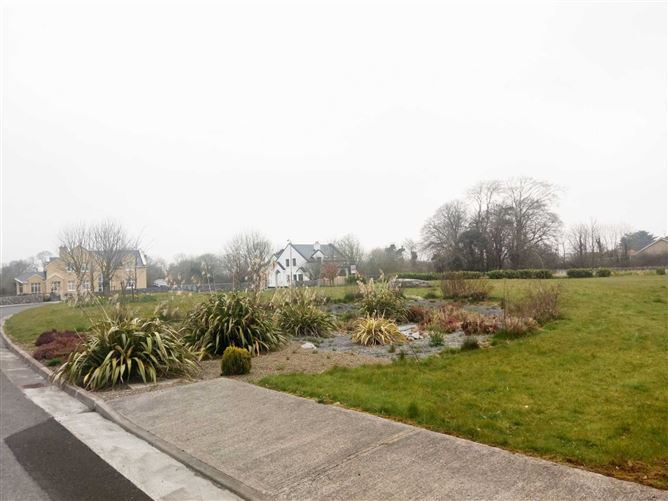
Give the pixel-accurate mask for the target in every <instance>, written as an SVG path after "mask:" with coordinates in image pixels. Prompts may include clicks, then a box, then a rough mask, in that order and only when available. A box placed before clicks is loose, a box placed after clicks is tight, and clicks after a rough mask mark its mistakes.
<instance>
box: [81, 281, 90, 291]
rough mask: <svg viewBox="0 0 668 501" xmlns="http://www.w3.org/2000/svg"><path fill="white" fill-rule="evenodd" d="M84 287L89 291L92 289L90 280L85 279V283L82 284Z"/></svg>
mask: <svg viewBox="0 0 668 501" xmlns="http://www.w3.org/2000/svg"><path fill="white" fill-rule="evenodd" d="M82 287H83V290H85V291H89V290H90V280H86V281H84V283H83V284H82Z"/></svg>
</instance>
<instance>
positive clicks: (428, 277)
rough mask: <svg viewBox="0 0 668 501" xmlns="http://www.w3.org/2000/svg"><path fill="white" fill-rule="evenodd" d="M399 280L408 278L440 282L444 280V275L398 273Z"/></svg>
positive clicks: (427, 272) (432, 272)
mask: <svg viewBox="0 0 668 501" xmlns="http://www.w3.org/2000/svg"><path fill="white" fill-rule="evenodd" d="M397 278H406V279H410V280H440V279H441V278H443V273H438V272H437V271H426V272H408V273H398V274H397Z"/></svg>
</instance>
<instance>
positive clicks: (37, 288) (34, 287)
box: [30, 283, 42, 294]
mask: <svg viewBox="0 0 668 501" xmlns="http://www.w3.org/2000/svg"><path fill="white" fill-rule="evenodd" d="M30 292H32V293H33V294H39V293H40V292H42V284H40V283H32V284H30Z"/></svg>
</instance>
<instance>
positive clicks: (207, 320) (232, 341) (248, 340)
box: [183, 292, 285, 356]
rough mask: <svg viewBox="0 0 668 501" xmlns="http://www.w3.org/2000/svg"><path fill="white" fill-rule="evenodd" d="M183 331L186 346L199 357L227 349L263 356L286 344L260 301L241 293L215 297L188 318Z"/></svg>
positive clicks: (198, 307)
mask: <svg viewBox="0 0 668 501" xmlns="http://www.w3.org/2000/svg"><path fill="white" fill-rule="evenodd" d="M183 328H184V331H185V333H186V335H185V340H186V343H187V344H188V345H189V346H190V347H191V348H192V349H193V350H195V351H197V352H199V353H200V356H205V355H220V354H222V353H223V352H224V351H225V348H227V347H228V346H236V347H237V348H245V349H247V350H248V351H249V352H251V353H260V352H262V351H268V350H271V349H274V348H276V347H277V346H279V345H280V344H282V343H283V342H284V341H285V337H284V336H283V335H282V334H281V333H279V332H277V331H276V329H275V328H274V325H273V322H272V318H271V312H270V311H269V310H268V308H267V307H266V306H265V305H263V304H261V303H260V300H259V298H258V297H257V296H256V295H245V294H242V293H239V292H228V293H218V294H215V295H212V296H211V297H210V298H209V300H208V301H206V302H204V303H201V304H199V305H198V306H197V307H195V309H194V310H193V311H192V312H191V313H190V314H189V315H188V316H187V317H186V319H185V321H184V324H183Z"/></svg>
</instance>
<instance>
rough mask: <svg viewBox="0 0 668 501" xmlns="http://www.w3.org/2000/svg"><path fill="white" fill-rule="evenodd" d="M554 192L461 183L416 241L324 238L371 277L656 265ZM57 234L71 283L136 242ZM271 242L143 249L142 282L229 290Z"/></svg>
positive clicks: (121, 235) (100, 231)
mask: <svg viewBox="0 0 668 501" xmlns="http://www.w3.org/2000/svg"><path fill="white" fill-rule="evenodd" d="M558 194H559V190H558V189H557V188H556V187H555V186H554V185H552V184H550V183H547V182H544V181H540V180H536V179H533V178H527V177H525V178H519V179H508V180H497V181H486V182H482V183H479V184H477V185H475V186H474V187H472V188H471V189H469V190H468V191H467V192H466V193H465V194H464V196H463V197H462V198H460V199H455V200H450V201H447V202H446V203H444V204H443V205H442V206H441V207H439V208H438V209H437V210H436V211H435V212H434V214H433V215H432V216H430V217H429V218H427V220H426V221H425V222H424V224H423V226H422V228H421V231H420V239H419V240H413V239H404V240H403V241H402V242H401V243H400V244H399V243H397V242H390V243H388V244H387V245H386V246H384V247H378V248H374V249H371V250H369V251H368V252H367V251H365V250H364V248H363V247H362V245H361V243H360V241H359V239H358V238H357V237H356V236H355V235H353V234H348V235H344V236H342V237H340V238H337V239H335V240H334V241H333V242H332V243H333V244H334V245H335V246H336V247H337V249H338V250H339V251H340V252H341V254H342V255H343V256H344V263H343V265H344V266H346V267H350V266H351V265H355V266H356V269H357V271H359V272H360V273H362V274H365V275H369V276H376V275H378V274H379V273H380V271H381V270H382V271H383V272H385V273H398V272H409V271H410V272H415V271H419V272H422V271H437V272H443V271H448V270H473V271H489V270H494V269H504V268H511V269H521V268H558V267H600V266H629V265H630V264H634V263H635V264H639V265H653V264H664V265H665V262H664V261H665V257H658V258H653V259H654V260H656V259H658V260H659V261H661V262H658V261H657V262H656V263H654V261H651V259H650V260H649V261H648V260H647V259H646V260H645V261H646V262H645V261H641V260H639V259H635V261H634V262H632V261H631V256H632V254H633V252H634V251H638V250H640V249H641V248H643V247H645V246H646V245H648V244H650V243H651V242H653V241H654V240H655V238H656V237H655V236H654V235H652V234H651V233H649V232H647V231H644V230H637V231H632V230H631V228H629V227H628V226H625V225H601V224H599V223H597V222H596V221H594V220H590V221H588V222H582V223H578V224H575V225H573V226H571V227H569V228H564V225H563V223H562V221H561V219H560V217H559V215H558V214H557V211H556V204H557V201H558ZM59 242H60V246H61V248H63V249H64V250H65V259H66V261H67V263H68V266H69V267H70V268H71V269H72V270H73V271H74V273H75V275H76V276H77V277H78V279H77V280H79V283H78V286H80V285H81V283H83V281H84V280H87V276H89V277H92V276H93V273H94V272H95V271H97V272H99V274H100V275H101V276H102V281H103V287H104V290H105V291H108V290H109V287H110V283H111V277H112V276H113V275H114V273H115V272H116V271H117V270H118V269H119V268H120V266H121V265H122V259H123V256H124V253H125V252H127V250H128V249H134V248H138V247H139V244H140V241H139V239H138V238H136V237H131V236H130V235H129V233H128V232H127V230H126V229H125V228H123V227H122V226H121V225H120V224H118V223H115V222H112V221H103V222H101V223H96V224H92V225H86V224H77V225H74V226H71V227H68V228H66V229H64V230H63V231H62V232H61V233H60V235H59ZM77 248H85V249H89V250H93V251H94V255H95V256H96V258H95V260H94V261H93V262H86V259H85V258H84V256H83V254H80V253H77V251H76V249H77ZM276 250H277V247H276V246H275V245H274V244H273V243H272V242H271V240H270V239H268V238H267V237H266V236H265V235H263V234H262V233H260V232H257V231H248V232H244V233H240V234H238V235H235V236H234V237H232V238H231V239H230V240H229V241H227V242H226V243H225V244H224V246H223V251H222V252H220V253H205V254H201V255H197V256H186V255H183V254H182V255H178V256H176V258H175V259H174V261H173V262H171V263H167V262H166V261H165V260H164V259H161V258H157V257H151V256H147V261H148V270H147V271H148V273H147V280H148V284H149V285H150V284H152V283H153V282H154V281H155V280H157V279H161V278H162V279H166V280H167V281H168V283H169V284H170V285H176V286H182V285H185V284H194V285H196V286H197V287H199V288H206V287H207V285H208V286H212V284H216V283H221V282H224V283H229V284H231V285H232V286H233V287H235V288H238V287H241V286H242V285H243V286H252V287H259V286H260V285H261V283H262V280H263V274H264V270H265V267H266V264H267V263H268V262H269V260H270V258H271V255H272V253H273V252H275V251H276ZM50 257H51V253H50V252H48V251H42V252H40V253H38V254H37V255H36V256H34V257H31V258H28V259H22V260H16V261H12V262H10V263H8V264H3V266H2V277H1V281H0V293H1V294H3V295H7V294H14V292H15V285H14V277H16V276H18V275H20V274H21V273H24V272H26V271H37V270H38V269H44V266H46V262H47V261H48V259H49V258H50ZM648 259H649V258H648ZM309 267H310V268H309V270H308V271H309V274H310V275H311V276H314V277H322V278H326V279H328V280H329V279H333V277H334V276H336V274H337V272H338V271H339V270H338V269H334V268H333V267H332V266H329V265H327V264H322V263H313V264H311V265H309ZM90 282H91V283H92V278H91V279H90Z"/></svg>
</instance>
